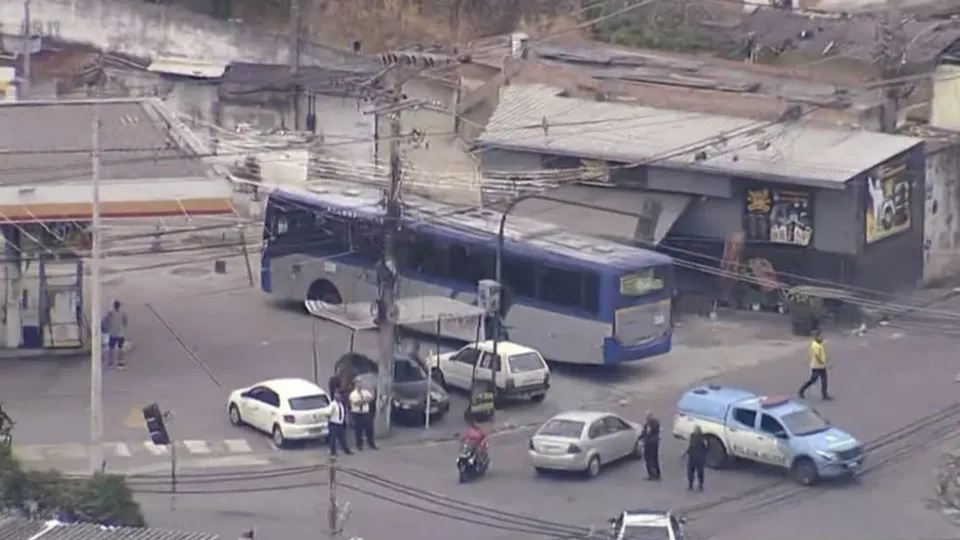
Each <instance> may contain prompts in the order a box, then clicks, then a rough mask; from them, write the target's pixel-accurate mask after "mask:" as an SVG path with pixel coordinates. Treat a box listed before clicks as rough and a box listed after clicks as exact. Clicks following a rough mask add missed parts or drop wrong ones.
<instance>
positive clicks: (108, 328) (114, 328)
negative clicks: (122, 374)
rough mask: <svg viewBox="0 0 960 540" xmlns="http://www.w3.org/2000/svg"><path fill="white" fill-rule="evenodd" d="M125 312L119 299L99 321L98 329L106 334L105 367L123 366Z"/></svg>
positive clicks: (125, 336) (125, 334)
mask: <svg viewBox="0 0 960 540" xmlns="http://www.w3.org/2000/svg"><path fill="white" fill-rule="evenodd" d="M127 322H128V319H127V312H126V311H124V310H123V308H122V307H121V306H120V301H119V300H115V301H114V302H113V309H112V310H111V311H110V312H109V313H107V315H106V316H105V317H104V318H103V321H102V322H101V323H100V329H101V330H102V331H103V333H105V334H106V335H107V367H113V366H114V365H116V366H117V367H120V368H122V367H124V366H125V365H126V361H125V359H124V357H123V346H124V345H125V344H126V342H127Z"/></svg>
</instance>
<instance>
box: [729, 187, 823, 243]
mask: <svg viewBox="0 0 960 540" xmlns="http://www.w3.org/2000/svg"><path fill="white" fill-rule="evenodd" d="M744 203H745V204H744V209H745V211H744V224H743V228H744V231H745V232H746V240H747V241H748V242H770V243H773V244H788V245H794V246H802V247H808V246H810V243H811V242H812V241H813V197H812V194H811V193H810V192H808V191H801V190H784V189H770V188H750V189H747V190H746V200H745V201H744Z"/></svg>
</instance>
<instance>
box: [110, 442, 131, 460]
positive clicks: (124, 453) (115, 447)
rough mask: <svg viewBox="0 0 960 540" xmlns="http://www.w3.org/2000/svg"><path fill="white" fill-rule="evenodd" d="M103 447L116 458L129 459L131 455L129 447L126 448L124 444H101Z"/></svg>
mask: <svg viewBox="0 0 960 540" xmlns="http://www.w3.org/2000/svg"><path fill="white" fill-rule="evenodd" d="M103 447H104V448H108V449H110V451H111V452H112V453H113V455H114V456H116V457H130V456H132V455H133V453H132V452H130V447H129V446H127V444H126V443H122V442H118V443H114V442H108V443H103Z"/></svg>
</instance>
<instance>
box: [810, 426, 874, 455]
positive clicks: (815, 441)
mask: <svg viewBox="0 0 960 540" xmlns="http://www.w3.org/2000/svg"><path fill="white" fill-rule="evenodd" d="M799 438H800V439H801V440H803V441H804V442H805V443H807V444H809V445H810V446H811V447H812V448H815V449H817V450H826V451H829V452H835V451H839V450H849V449H850V448H854V447H856V446H859V445H860V441H858V440H857V439H856V438H854V436H853V435H850V434H849V433H847V432H846V431H843V430H840V429H837V428H835V427H831V428H829V429H827V430H825V431H821V432H818V433H812V434H810V435H804V436H802V437H799Z"/></svg>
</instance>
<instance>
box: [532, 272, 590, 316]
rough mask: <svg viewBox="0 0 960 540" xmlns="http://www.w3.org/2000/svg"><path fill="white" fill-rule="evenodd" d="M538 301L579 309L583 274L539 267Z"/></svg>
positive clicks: (581, 304)
mask: <svg viewBox="0 0 960 540" xmlns="http://www.w3.org/2000/svg"><path fill="white" fill-rule="evenodd" d="M539 279H540V287H539V288H538V290H539V291H540V297H539V299H540V300H543V301H544V302H547V303H550V304H554V305H557V306H563V307H569V308H576V309H581V308H582V306H583V274H581V273H580V272H571V271H570V270H564V269H562V268H556V267H553V266H541V267H540V275H539Z"/></svg>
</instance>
